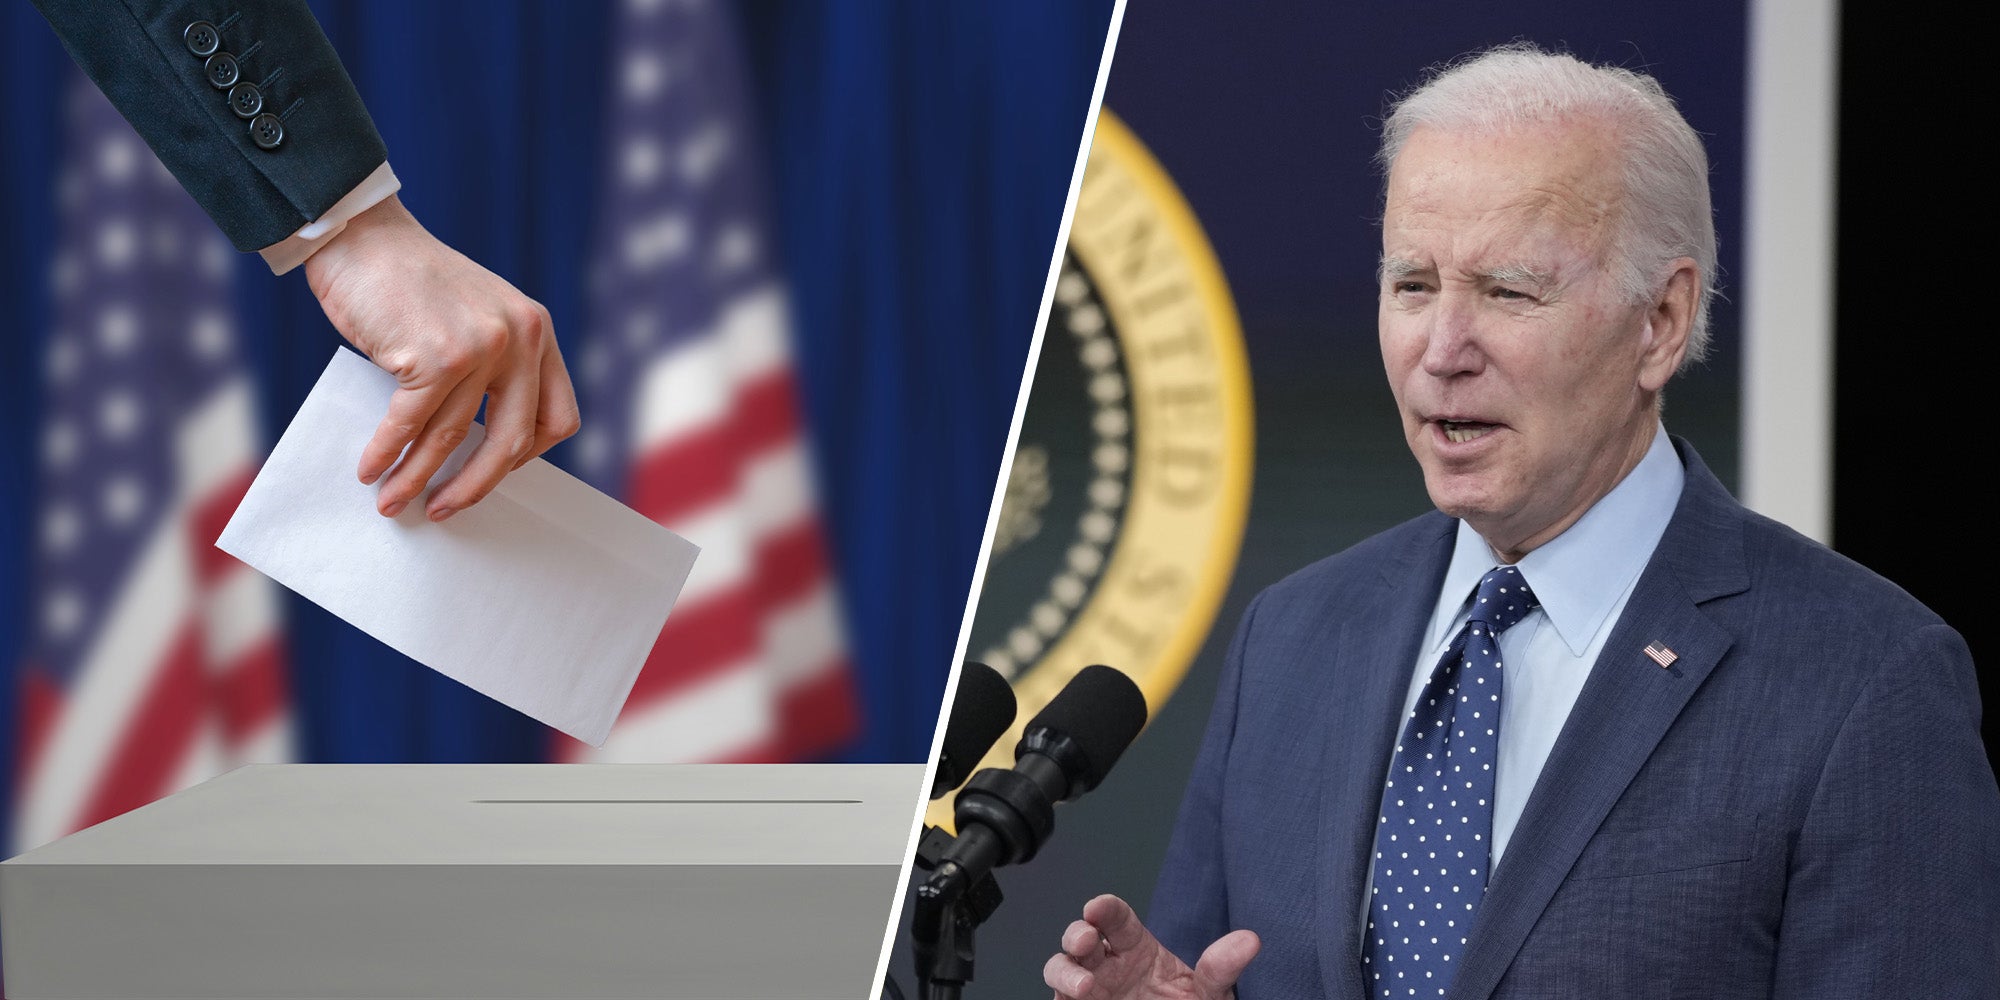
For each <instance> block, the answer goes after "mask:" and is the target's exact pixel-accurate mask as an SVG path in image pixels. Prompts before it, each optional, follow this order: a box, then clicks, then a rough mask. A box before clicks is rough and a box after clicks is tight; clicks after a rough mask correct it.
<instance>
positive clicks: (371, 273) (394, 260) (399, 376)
mask: <svg viewBox="0 0 2000 1000" xmlns="http://www.w3.org/2000/svg"><path fill="white" fill-rule="evenodd" d="M305 269H306V282H307V284H308V285H310V286H311V288H312V292H313V295H314V296H316V297H318V299H319V304H320V308H322V309H324V310H326V316H327V319H329V320H331V321H332V322H333V327H334V329H336V330H339V331H340V335H341V336H343V337H346V338H347V340H348V342H349V343H352V344H353V345H354V346H355V347H356V348H357V349H359V350H360V351H362V352H363V353H365V354H367V355H368V357H369V358H371V359H372V360H373V361H374V362H375V364H376V365H378V366H380V367H381V368H382V369H384V370H385V371H387V372H388V373H389V374H391V375H394V376H395V377H396V393H395V395H394V396H392V397H390V400H389V412H388V414H387V415H386V416H384V417H383V418H382V423H381V425H380V426H378V427H376V428H375V436H374V437H372V438H370V439H369V441H368V445H367V447H366V448H364V449H362V452H361V465H360V467H359V468H358V469H357V470H356V474H357V475H358V476H359V477H360V479H361V481H362V482H364V483H370V484H372V483H374V482H376V481H377V480H378V479H380V480H381V482H382V486H381V488H380V489H379V490H378V491H377V493H376V497H375V507H376V509H377V510H379V511H381V512H382V514H383V515H385V516H387V517H395V516H396V515H397V514H400V513H402V512H403V509H404V508H405V507H406V506H408V505H409V503H410V501H412V500H414V499H416V497H417V496H418V494H420V493H422V492H423V489H424V485H425V484H426V483H428V482H429V481H430V478H431V476H432V475H434V474H436V472H437V470H438V468H439V467H440V466H442V465H443V464H444V461H445V459H446V458H447V457H449V456H450V455H451V452H452V449H454V448H456V447H458V445H459V443H460V442H462V441H464V440H465V435H466V434H467V432H468V429H469V428H470V427H471V425H472V419H473V417H474V416H475V415H477V414H478V412H479V403H480V400H481V399H482V398H488V397H490V398H488V403H487V407H486V439H485V440H484V441H483V442H481V443H480V444H479V446H478V447H476V448H474V449H473V451H472V454H471V455H470V456H469V457H468V458H467V459H466V462H465V465H464V467H463V468H461V469H459V471H458V472H457V473H455V474H453V475H452V476H451V477H450V478H449V479H447V480H445V481H444V482H442V483H440V484H439V485H438V487H437V489H436V490H434V491H432V493H431V497H430V500H429V502H428V503H427V504H426V505H425V510H426V512H427V515H428V516H429V517H430V519H431V520H433V521H442V520H444V519H445V518H447V517H450V516H451V515H452V514H454V513H456V512H458V511H461V510H464V509H465V508H467V507H470V506H472V505H473V504H476V503H478V502H479V501H480V500H481V499H484V498H485V496H486V494H487V493H489V492H491V491H492V490H493V487H494V486H496V485H498V484H499V482H500V480H501V479H502V478H504V477H505V476H506V475H507V473H509V472H512V471H513V470H515V469H518V468H520V467H521V466H522V465H523V464H525V463H526V462H527V461H528V460H529V459H531V458H534V457H535V456H537V455H539V454H541V453H542V452H544V451H547V450H548V449H549V448H550V446H552V445H554V444H556V443H557V442H559V441H561V440H563V439H564V438H567V437H569V436H570V435H572V434H575V433H576V431H577V427H578V421H579V417H578V414H577V408H576V391H575V389H574V388H572V387H571V385H570V380H569V371H568V369H566V368H564V367H563V361H562V353H561V351H560V350H559V349H558V348H557V346H556V338H555V331H554V328H553V326H552V325H551V323H550V321H549V311H548V310H547V309H544V308H542V306H541V303H538V302H536V301H535V300H533V299H531V298H529V297H527V296H526V295H523V294H521V292H520V291H519V290H518V289H516V288H515V287H514V286H512V285H510V284H508V283H507V282H506V281H504V280H502V279H501V278H500V277H498V276H497V275H495V274H493V273H492V272H491V271H488V270H486V269H485V268H483V267H480V266H479V265H478V264H476V263H473V262H472V261H471V260H469V259H467V258H466V257H465V255H464V254H461V253H459V252H458V251H456V250H453V249H452V248H451V247H448V246H446V245H444V243H442V242H440V241H439V240H438V238H437V237H435V236H432V235H431V234H430V233H429V232H427V231H426V230H425V229H424V227H423V226H422V225H420V224H418V222H417V220H416V218H415V217H414V216H412V215H411V214H410V212H409V210H408V209H406V208H404V207H403V203H402V201H401V200H400V199H398V198H396V197H395V196H393V195H391V196H390V197H389V198H388V199H387V200H385V201H383V202H381V203H380V204H378V205H376V206H375V207H373V208H370V209H369V210H367V211H365V212H363V213H361V214H360V215H357V216H355V217H354V218H353V219H351V220H349V221H348V223H347V228H346V229H344V230H342V231H341V232H340V234H339V235H337V236H335V237H334V238H333V239H332V240H330V241H328V242H327V244H326V245H325V246H323V247H321V248H320V249H319V251H318V252H317V253H315V254H313V255H312V256H311V257H310V258H308V259H307V260H306V264H305ZM405 448H407V449H408V451H407V452H406V451H405ZM398 456H401V457H402V460H401V461H400V462H398V461H397V457H398ZM391 466H393V467H394V469H393V471H392V470H391ZM385 472H386V473H388V477H387V478H386V479H383V478H382V477H383V474H384V473H385Z"/></svg>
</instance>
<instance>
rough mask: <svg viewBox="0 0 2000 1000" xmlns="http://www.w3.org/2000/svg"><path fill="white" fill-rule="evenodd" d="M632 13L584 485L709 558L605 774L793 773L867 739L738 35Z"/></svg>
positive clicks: (615, 137)
mask: <svg viewBox="0 0 2000 1000" xmlns="http://www.w3.org/2000/svg"><path fill="white" fill-rule="evenodd" d="M729 17H730V15H729V13H728V12H727V11H724V10H721V9H718V7H717V5H716V4H714V3H712V2H704V0H675V2H667V0H645V2H642V0H626V2H623V3H621V4H620V5H619V8H618V11H617V13H616V15H615V16H614V26H615V34H614V36H613V39H614V40H613V42H612V51H611V63H610V67H611V74H612V86H611V91H612V93H611V98H612V100H611V107H610V109H609V112H608V113H609V115H610V117H609V118H608V120H607V122H606V125H607V128H606V135H607V139H606V141H607V142H608V143H609V144H610V145H609V148H608V149H607V151H606V152H607V153H608V155H607V156H606V158H605V175H604V178H603V182H602V184H601V185H600V188H599V191H600V192H601V193H600V201H599V206H600V212H599V216H598V219H597V229H596V239H595V243H594V248H593V254H592V260H591V264H590V266H591V272H590V277H591V292H590V308H591V323H590V330H589V332H588V334H587V342H586V343H585V344H584V348H583V351H582V353H581V357H580V361H579V363H578V368H579V370H580V386H579V388H580V389H581V394H582V396H583V400H584V431H583V433H582V434H581V435H579V443H578V446H577V447H578V452H579V464H580V466H581V474H582V475H584V476H585V478H587V479H590V480H591V481H592V482H594V483H596V484H597V485H598V486H599V487H600V488H601V489H604V490H605V491H606V492H608V493H611V494H613V495H615V496H618V497H621V498H622V499H624V501H625V502H626V503H628V504H630V505H631V506H632V507H633V508H634V509H636V510H638V511H639V512H640V513H642V514H645V515H646V516H648V517H650V518H652V519H653V520H655V521H658V522H659V523H661V524H663V525H666V526H667V527H669V528H672V529H673V530H675V531H677V532H679V533H681V534H682V535H685V536H686V537H688V538H689V539H690V540H692V541H694V542H695V543H696V544H698V545H700V546H701V547H702V554H701V559H700V560H699V561H698V562H697V563H696V564H695V568H694V575H693V576H692V577H691V578H690V579H689V580H688V583H687V588H686V589H685V590H683V591H682V592H681V598H680V602H679V604H677V605H676V606H675V608H674V613H673V617H672V618H670V619H668V621H667V625H666V628H665V629H663V630H662V631H661V633H660V638H659V640H658V642H657V643H656V645H655V646H654V649H653V653H652V655H651V657H649V659H648V660H647V663H646V666H645V669H644V670H643V671H641V672H640V675H639V679H638V682H637V683H636V685H635V686H634V687H633V689H632V695H631V699H630V700H629V701H628V702H627V703H626V706H625V712H624V715H623V716H622V717H621V718H620V720H619V722H618V724H617V726H616V727H615V728H614V729H613V730H612V732H611V738H610V740H609V742H607V743H606V744H605V745H604V747H603V748H602V749H600V750H595V751H593V750H591V749H590V748H588V747H584V746H582V745H581V744H577V743H574V742H570V743H567V744H565V745H564V746H563V747H561V748H560V749H559V750H558V756H559V757H562V758H564V759H571V760H596V761H689V760H786V759H802V758H809V757H812V756H815V755H819V754H823V753H825V752H827V751H829V750H831V749H834V748H836V747H838V746H839V745H840V744H842V743H844V742H845V741H846V740H848V739H849V738H850V737H851V736H852V734H853V732H854V730H855V727H856V726H857V724H858V717H857V711H856V708H855V694H854V690H853V680H852V676H851V673H850V671H849V668H848V658H847V651H846V640H845V636H844V632H843V629H842V627H841V611H840V602H839V596H838V593H837V591H836V587H835V584H834V580H833V576H832V573H831V572H830V569H829V566H828V562H827V555H826V546H825V543H824V540H823V536H822V530H821V524H820V517H819V513H818V508H817V503H816V501H815V499H814V489H813V476H812V463H811V455H810V451H809V449H808V446H807V442H806V440H805V436H804V434H803V433H802V430H801V427H800V420H799V408H798V386H797V382H796V379H795V377H794V374H793V369H792V359H791V348H790V344H789V341H790V333H789V329H788V322H787V309H786V305H785V298H784V293H783V289H782V288H781V286H780V283H779V281H778V278H777V276H776V273H775V268H776V263H775V261H774V259H773V258H774V255H773V252H772V248H771V245H770V240H769V228H768V219H767V204H766V192H765V190H764V187H763V185H764V173H763V171H762V169H761V165H760V163H759V157H758V151H757V149H756V146H755V142H754V139H753V135H754V133H752V132H751V130H750V128H749V124H750V111H751V107H750V94H749V92H748V83H747V80H746V77H745V72H744V67H743V65H742V50H741V46H740V42H739V40H738V38H737V37H736V26H735V24H734V23H733V22H732V21H731V20H730V19H729Z"/></svg>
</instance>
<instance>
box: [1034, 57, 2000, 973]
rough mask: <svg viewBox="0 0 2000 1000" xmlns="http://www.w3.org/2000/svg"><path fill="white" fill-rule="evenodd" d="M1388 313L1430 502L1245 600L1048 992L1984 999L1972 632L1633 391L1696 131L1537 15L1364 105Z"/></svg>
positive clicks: (1690, 267)
mask: <svg viewBox="0 0 2000 1000" xmlns="http://www.w3.org/2000/svg"><path fill="white" fill-rule="evenodd" d="M1381 162H1382V163H1383V165H1384V166H1385V167H1386V169H1387V172H1388V185H1387V194H1386V200H1385V210H1384V214H1383V221H1382V241H1383V252H1382V266H1381V285H1380V319H1379V323H1380V335H1381V346H1382V354H1383V361H1384V366H1385V368H1386V370H1387V372H1388V375H1389V379H1390V385H1391V388H1392V390H1393V391H1394V395H1395V398H1396V402H1397V407H1398V409H1399V411H1400V413H1401V416H1402V422H1403V427H1404V430H1405V433H1406V436H1407V438H1408V442H1409V445H1410V448H1411V450H1412V452H1413V453H1414V454H1415V455H1416V458H1417V461H1418V463H1419V465H1421V466H1422V468H1423V471H1424V480H1425V485H1426V487H1427V489H1428V491H1429V493H1430V496H1431V499H1432V501H1433V503H1435V504H1436V506H1437V508H1438V512H1434V513H1430V514H1427V515H1425V516H1423V517H1419V518H1417V519H1416V520H1414V521H1411V522H1408V523H1406V524H1403V525H1401V526H1399V527H1396V528H1393V529H1391V530H1389V531H1387V532H1385V533H1383V534H1381V535H1378V536H1376V537H1374V538H1371V539H1369V540H1367V541H1365V542H1363V543H1361V544H1360V545H1357V546H1356V547H1354V548H1353V549H1350V550H1348V551H1346V552H1343V553H1341V554H1339V555H1336V556H1333V557H1331V558H1329V559H1325V560H1322V561H1321V562H1318V563H1316V564H1314V565H1312V566H1309V567H1307V568H1306V569H1304V570H1302V571H1300V572H1298V573H1296V574H1294V575H1293V576H1291V577H1290V578H1288V579H1286V580H1284V581H1282V582H1280V583H1279V584H1277V585H1276V586H1273V587H1271V588H1270V589H1269V590H1267V591H1265V592H1264V593H1263V594H1261V595H1259V597H1258V598H1257V599H1256V600H1255V601H1254V602H1253V603H1252V604H1251V606H1250V609H1249V610H1248V611H1247V612H1246V613H1245V615H1244V618H1243V622H1242V624H1241V626H1240V628H1239V630H1238V632H1237V635H1236V639H1235V642H1234V644H1233V645H1232V647H1231V649H1230V654H1229V659H1228V664H1227V666H1226V668H1225V670H1224V673H1223V677H1222V681H1221V687H1220V690H1219V691H1218V693H1217V696H1216V702H1215V708H1214V714H1213V716H1212V717H1211V719H1210V723H1209V728H1208V732H1207V736H1206V738H1205V741H1204V744H1203V746H1202V749H1201V752H1200V756H1199V758H1198V759H1197V762H1196V764H1195V769H1194V773H1193V776H1192V777H1191V778H1190V780H1189V785H1188V790H1187V795H1186V799H1185V801H1184V802H1183V805H1182V810H1181V815H1180V820H1179V823H1178V825H1177V827H1176V829H1175V832H1174V837H1173V841H1172V844H1171V846H1170V848H1169V851H1168V857H1167V861H1166V865H1165V867H1164V869H1163V871H1162V873H1161V876H1160V884H1159V887H1158V890H1157V892H1156V893H1155V897H1154V899H1155V908H1154V912H1153V913H1152V914H1151V915H1150V917H1149V920H1148V921H1147V923H1145V924H1142V923H1141V922H1140V921H1139V919H1138V917H1137V916H1136V915H1135V914H1134V913H1133V912H1132V910H1131V908H1130V907H1129V906H1127V905H1126V904H1125V903H1124V902H1123V901H1121V900H1119V899H1117V898H1116V897H1111V896H1100V897H1098V898H1097V899H1094V900H1092V901H1090V903H1089V904H1087V905H1086V906H1085V908H1084V912H1083V919H1081V920H1078V921H1076V922H1074V923H1072V924H1071V925H1070V927H1069V928H1068V929H1067V930H1066V931H1065V933H1064V934H1063V937H1062V943H1061V952H1060V953H1058V954H1057V955H1055V956H1053V957H1052V958H1051V959H1050V960H1049V963H1048V965H1047V967H1046V969H1045V970H1044V976H1045V979H1046V981H1047V982H1048V984H1049V985H1050V986H1051V987H1052V988H1054V989H1055V990H1056V992H1057V993H1058V994H1059V995H1060V996H1065V997H1074V998H1080V1000H1101V998H1112V997H1161V996H1173V997H1202V998H1217V997H1225V996H1229V995H1231V994H1232V993H1237V994H1240V995H1241V996H1244V997H1246V998H1247V997H1257V998H1264V997H1321V996H1323V997H1335V998H1343V1000H1348V998H1352V1000H1361V998H1363V997H1440V996H1443V997H1452V998H1474V1000H1483V998H1488V997H1494V998H1527V997H1549V998H1559V997H1560V998H1584V997H1620V998H1631V997H1691V998H1692V997H1699V998H1704V1000H1716V998H1753V997H1754V998H1766V997H1780V998H1793V997H1797V998H1836V997H1903V996H1920V995H1921V996H1937V997H1967V998H1975V997H1976V998H1988V997H1993V996H1996V995H2000V789H1996V786H1995V783H1994V777H1993V772H1992V770H1991V768H1990V766H1989V765H1988V763H1987V760H1986V756H1985V753H1984V749H1983V747H1982V745H1981V743H1980V738H1979V706H1978V693H1977V685H1976V681H1975V677H1974V672H1973V667H1972V663H1971V658H1970V654H1969V653H1968V651H1967V649H1966V647H1965V644H1964V641H1963V640H1962V639H1961V638H1960V637H1959V635H1958V634H1957V633H1956V632H1954V631H1953V630H1952V629H1951V628H1950V627H1948V626H1947V625H1945V624H1944V623H1943V622H1942V621H1940V620H1939V619H1938V618H1937V616H1935V615H1933V614H1932V613H1930V612H1929V611H1928V610H1927V609H1925V608H1924V607H1922V606H1921V605H1920V604H1918V603H1917V602H1916V601H1915V600H1914V599H1912V598H1910V597H1909V596H1908V595H1907V594H1905V593H1903V592H1902V591H1900V590H1898V589H1897V588H1896V587H1895V586H1893V585H1892V584H1890V583H1888V582H1887V581H1884V580H1882V579H1881V578H1879V577H1877V576H1875V575H1874V574H1872V573H1870V572H1869V571H1867V570H1866V569H1864V568H1862V567H1860V566H1858V565H1856V564H1854V563H1852V562H1849V561H1847V560H1846V559H1844V558H1842V557H1840V556H1838V555H1835V554H1834V553H1832V552H1830V551H1828V550H1827V549H1825V548H1824V547H1822V546H1819V545H1817V544H1815V543H1813V542H1812V541H1810V540H1808V539H1805V538H1803V537H1801V536H1799V535H1798V534H1796V533H1794V532H1792V531H1790V530H1789V529H1787V528H1785V527H1784V526H1782V525H1779V524H1776V523H1774V522H1771V521H1769V520H1767V519H1764V518H1762V517H1759V516H1757V515H1755V514H1752V513H1750V512H1749V511H1747V510H1745V509H1744V508H1743V507H1741V506H1740V505H1739V504H1737V503H1736V501H1735V500H1734V499H1733V498H1731V497H1730V496H1729V495H1728V493H1727V492H1726V491H1725V490H1724V489H1723V488H1722V486H1721V485H1720V484H1719V483H1718V482H1717V481H1716V479H1715V477H1714V476H1713V475H1712V474H1711V473H1710V472H1709V471H1708V469H1707V467H1706V466H1704V465H1703V464H1702V462H1701V459H1700V458H1699V457H1698V456H1697V455H1696V454H1695V452H1694V450H1693V449H1692V448H1691V447H1690V446H1689V445H1688V444H1687V443H1686V442H1685V441H1680V440H1678V439H1672V438H1670V437H1669V436H1668V435H1667V434H1666V431H1665V429H1664V427H1663V426H1662V425H1661V423H1660V416H1659V414H1660V396H1661V392H1662V390H1663V388H1664V387H1665V385H1666V383H1667V381H1668V379H1669V378H1670V377H1671V376H1672V375H1673V374H1674V373H1675V372H1676V371H1677V370H1678V369H1679V368H1681V367H1682V366H1684V365H1685V364H1687V363H1689V362H1690V361H1692V360H1694V359H1697V358H1699V357H1700V356H1701V355H1702V352H1703V350H1704V348H1705V346H1706V344H1705V341H1706V337H1707V331H1706V313H1707V301H1708V299H1709V297H1710V295H1711V294H1712V286H1711V282H1712V280H1713V275H1714V272H1715V264H1714V261H1715V237H1714V230H1713V225H1712V222H1711V220H1710V209H1709V198H1708V188H1707V161H1706V156H1705V154H1704V153H1703V151H1702V148H1701V143H1700V140H1699V138H1698V137H1697V136H1696V135H1695V133H1694V132H1693V130H1692V129H1691V128H1690V127H1689V126H1688V125H1687V123H1686V122H1685V121H1684V120H1683V119H1682V118H1681V116H1680V114H1679V113H1678V111H1676V110H1675V108H1674V106H1673V102H1672V100H1671V99H1670V98H1669V97H1667V96H1666V95H1665V94H1664V93H1663V92H1662V91H1661V90H1660V88H1659V86H1658V84H1657V83H1655V82H1654V81H1653V80H1652V79H1650V78H1649V77H1646V76H1644V75H1641V74H1635V73H1631V72H1629V71H1625V70H1619V69H1611V68H1603V67H1593V66H1588V65H1585V64H1583V63H1581V62H1579V61H1577V60H1575V59H1572V58H1570V57H1567V56H1561V55H1551V54H1547V53H1543V52H1541V51H1539V50H1536V49H1534V48H1532V47H1529V46H1509V47H1506V48H1502V49H1498V50H1494V51H1491V52H1488V53H1484V54H1482V55H1480V56H1478V57H1476V58H1473V59H1470V60H1468V61H1465V62H1462V63H1460V64H1458V65H1456V66H1453V67H1450V68H1448V69H1446V70H1445V71H1442V72H1440V73H1439V74H1437V75H1435V76H1434V77H1433V78H1432V79H1431V80H1430V82H1428V83H1427V84H1425V85H1424V86H1423V87H1422V88H1420V89H1418V90H1417V91H1415V92H1413V93H1412V94H1411V95H1409V96H1408V97H1406V98H1404V99H1403V100H1402V101H1400V102H1399V103H1398V104H1397V105H1396V107H1395V109H1394V111H1393V113H1392V114H1391V115H1390V117H1389V119H1388V121H1387V123H1386V125H1385V127H1384V139H1383V149H1382V154H1381Z"/></svg>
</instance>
